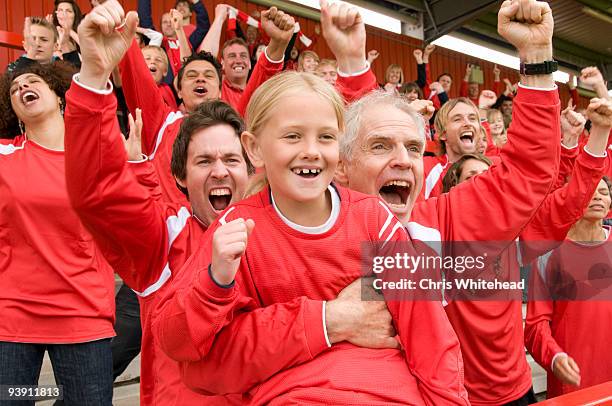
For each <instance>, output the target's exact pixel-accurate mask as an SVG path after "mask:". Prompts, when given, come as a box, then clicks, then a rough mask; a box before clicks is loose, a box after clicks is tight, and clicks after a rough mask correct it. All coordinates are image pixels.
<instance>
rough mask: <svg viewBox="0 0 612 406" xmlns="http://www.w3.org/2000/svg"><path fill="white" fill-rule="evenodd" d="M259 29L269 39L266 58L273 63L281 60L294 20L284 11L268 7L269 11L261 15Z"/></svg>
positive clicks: (291, 32)
mask: <svg viewBox="0 0 612 406" xmlns="http://www.w3.org/2000/svg"><path fill="white" fill-rule="evenodd" d="M261 27H262V28H263V30H264V31H265V33H266V35H267V36H268V37H270V44H269V45H268V48H267V54H268V57H270V59H272V60H275V61H278V60H281V59H282V58H283V56H284V54H285V48H287V45H288V44H289V41H290V40H291V37H292V36H293V29H294V27H295V20H294V19H293V17H291V16H290V15H289V14H286V13H285V12H284V11H281V10H278V9H277V8H276V7H270V9H269V10H266V11H264V12H262V13H261Z"/></svg>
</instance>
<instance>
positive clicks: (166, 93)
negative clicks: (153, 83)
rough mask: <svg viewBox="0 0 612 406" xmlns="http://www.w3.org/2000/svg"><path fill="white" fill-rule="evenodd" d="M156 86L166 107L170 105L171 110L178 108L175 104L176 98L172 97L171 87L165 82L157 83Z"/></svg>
mask: <svg viewBox="0 0 612 406" xmlns="http://www.w3.org/2000/svg"><path fill="white" fill-rule="evenodd" d="M157 87H158V89H159V93H160V94H161V96H162V97H163V98H164V102H165V103H166V104H167V105H168V107H170V108H171V109H172V110H176V109H178V106H177V105H176V98H175V97H174V93H173V92H172V89H170V86H168V84H166V83H160V84H159V85H157Z"/></svg>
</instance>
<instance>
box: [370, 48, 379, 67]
mask: <svg viewBox="0 0 612 406" xmlns="http://www.w3.org/2000/svg"><path fill="white" fill-rule="evenodd" d="M379 56H380V54H379V53H378V51H377V50H375V49H371V50H370V51H368V63H369V64H370V65H371V64H372V62H374V61H375V60H376V58H378V57H379Z"/></svg>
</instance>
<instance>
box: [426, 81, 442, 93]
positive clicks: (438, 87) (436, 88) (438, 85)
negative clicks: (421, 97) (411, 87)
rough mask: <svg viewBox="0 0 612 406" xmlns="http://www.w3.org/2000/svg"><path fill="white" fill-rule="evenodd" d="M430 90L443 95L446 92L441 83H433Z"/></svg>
mask: <svg viewBox="0 0 612 406" xmlns="http://www.w3.org/2000/svg"><path fill="white" fill-rule="evenodd" d="M429 89H430V90H434V91H435V92H436V93H442V92H443V91H444V88H443V87H442V84H441V83H440V82H431V84H430V85H429Z"/></svg>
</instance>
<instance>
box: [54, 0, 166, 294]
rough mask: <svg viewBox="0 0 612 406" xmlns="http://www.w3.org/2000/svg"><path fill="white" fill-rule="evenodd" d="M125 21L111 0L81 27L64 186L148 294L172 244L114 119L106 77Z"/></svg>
mask: <svg viewBox="0 0 612 406" xmlns="http://www.w3.org/2000/svg"><path fill="white" fill-rule="evenodd" d="M111 13H112V14H111ZM110 15H114V16H118V17H120V18H118V20H119V21H116V20H111V19H110V17H109V16H110ZM122 18H123V9H122V8H121V6H120V5H119V4H118V3H117V1H116V0H109V1H107V2H106V3H104V4H103V5H102V6H98V7H97V8H95V9H94V11H92V12H91V13H90V14H88V16H87V17H86V18H85V19H84V20H83V22H82V23H81V25H80V26H79V37H80V40H81V51H82V55H83V69H82V71H81V74H80V75H76V76H75V81H74V82H73V84H72V86H71V88H70V90H69V92H68V93H67V96H66V113H65V124H66V137H65V150H66V153H65V157H66V183H67V187H68V194H69V196H70V200H71V202H72V204H73V206H74V208H75V210H76V212H77V213H78V215H79V217H80V218H81V220H82V221H83V224H84V225H85V226H86V227H87V228H88V229H89V230H90V231H91V232H92V235H93V236H94V238H95V239H96V242H97V243H98V246H100V247H101V249H102V250H103V252H104V253H105V256H106V258H107V259H108V260H109V262H110V263H111V265H113V268H114V269H115V270H117V271H118V272H120V274H121V277H122V278H123V279H124V280H125V282H126V283H127V284H128V286H130V287H131V288H132V289H135V290H137V291H139V292H146V291H147V289H148V288H149V287H150V286H152V285H153V284H154V283H155V282H157V281H158V280H159V279H160V277H161V275H162V269H163V265H164V263H165V257H164V255H165V252H166V251H167V244H168V241H167V238H166V232H165V222H164V220H163V218H162V216H161V213H160V211H159V209H158V207H157V206H156V205H155V202H154V199H153V198H152V197H151V196H150V195H149V193H147V191H146V190H145V189H143V188H142V187H141V186H140V185H139V184H138V182H137V181H136V179H135V177H134V175H133V174H132V172H131V171H130V169H129V168H128V163H127V155H126V152H125V148H124V145H123V141H122V139H123V136H122V135H121V133H120V131H119V128H118V124H117V119H116V117H115V111H116V101H115V98H114V96H113V94H112V87H111V86H110V83H109V82H108V78H109V76H110V72H111V71H112V69H113V67H114V66H115V64H116V63H117V62H118V61H119V59H120V58H121V56H122V54H123V52H125V51H126V46H125V44H126V43H127V42H128V41H131V40H132V38H133V35H134V32H135V29H136V25H137V23H138V21H137V20H138V19H137V16H136V14H135V13H129V14H128V15H127V17H126V25H125V27H124V29H123V31H121V32H117V31H115V27H116V26H118V25H119V23H120V21H121V19H122Z"/></svg>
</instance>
